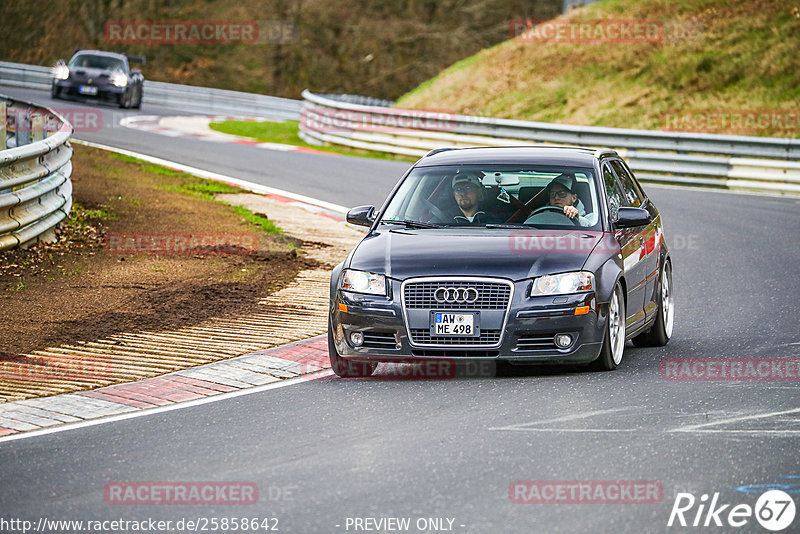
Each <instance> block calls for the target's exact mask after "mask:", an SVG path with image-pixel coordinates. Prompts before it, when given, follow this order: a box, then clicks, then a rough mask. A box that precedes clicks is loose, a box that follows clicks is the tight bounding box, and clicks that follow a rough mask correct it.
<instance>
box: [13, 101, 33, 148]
mask: <svg viewBox="0 0 800 534" xmlns="http://www.w3.org/2000/svg"><path fill="white" fill-rule="evenodd" d="M14 127H15V128H16V134H17V146H22V145H29V144H30V143H31V110H30V109H26V110H25V111H20V112H19V113H17V120H16V121H15V124H14Z"/></svg>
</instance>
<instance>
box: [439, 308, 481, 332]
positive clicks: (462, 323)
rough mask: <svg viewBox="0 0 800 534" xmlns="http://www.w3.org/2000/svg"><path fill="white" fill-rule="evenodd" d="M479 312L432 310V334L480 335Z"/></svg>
mask: <svg viewBox="0 0 800 534" xmlns="http://www.w3.org/2000/svg"><path fill="white" fill-rule="evenodd" d="M480 329H481V327H480V324H479V321H478V314H477V313H451V312H431V335H432V336H459V337H478V336H479V335H480Z"/></svg>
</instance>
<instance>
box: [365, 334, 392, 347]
mask: <svg viewBox="0 0 800 534" xmlns="http://www.w3.org/2000/svg"><path fill="white" fill-rule="evenodd" d="M363 346H364V347H367V348H370V349H396V348H397V338H396V337H395V335H394V332H377V331H374V330H369V331H366V332H364V345H363Z"/></svg>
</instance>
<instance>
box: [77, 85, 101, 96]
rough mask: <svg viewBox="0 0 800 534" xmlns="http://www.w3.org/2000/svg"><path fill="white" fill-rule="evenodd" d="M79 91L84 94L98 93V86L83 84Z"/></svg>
mask: <svg viewBox="0 0 800 534" xmlns="http://www.w3.org/2000/svg"><path fill="white" fill-rule="evenodd" d="M78 91H79V92H80V93H81V94H82V95H96V94H97V87H92V86H91V85H81V86H80V88H79V89H78Z"/></svg>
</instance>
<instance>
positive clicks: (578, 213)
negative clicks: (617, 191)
mask: <svg viewBox="0 0 800 534" xmlns="http://www.w3.org/2000/svg"><path fill="white" fill-rule="evenodd" d="M574 184H575V179H574V178H573V177H572V176H570V175H569V174H559V175H558V176H556V177H555V178H553V181H552V182H550V183H549V184H547V195H548V198H549V204H548V205H549V206H555V207H558V208H563V209H564V215H566V216H567V217H569V218H570V219H575V217H577V218H578V224H579V225H580V226H589V220H588V219H587V218H586V217H585V215H586V212H585V211H584V209H583V203H582V202H581V201H580V199H578V194H577V193H576V192H575V185H574Z"/></svg>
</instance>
